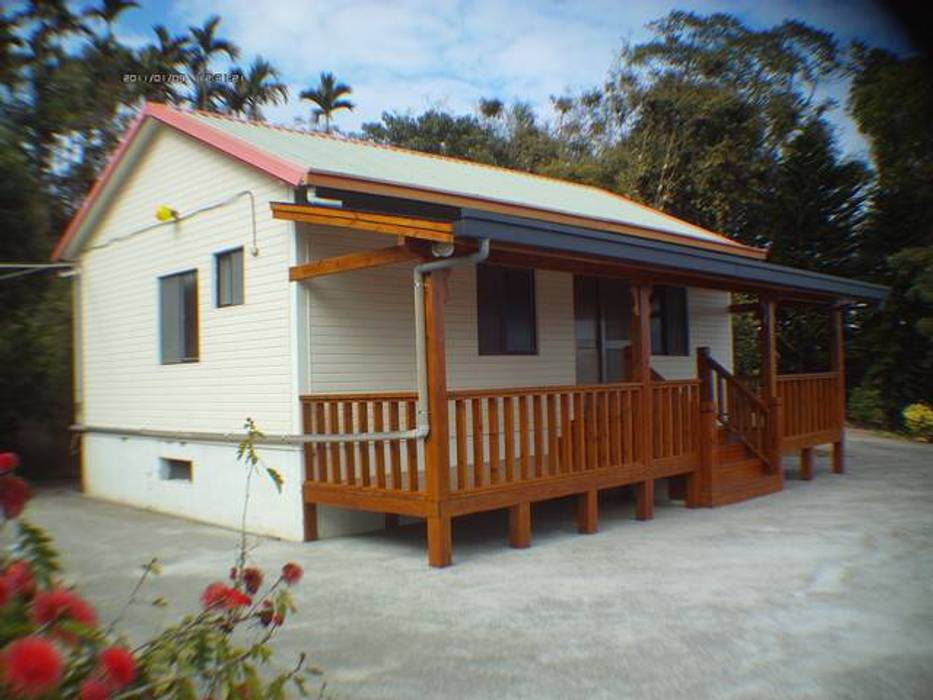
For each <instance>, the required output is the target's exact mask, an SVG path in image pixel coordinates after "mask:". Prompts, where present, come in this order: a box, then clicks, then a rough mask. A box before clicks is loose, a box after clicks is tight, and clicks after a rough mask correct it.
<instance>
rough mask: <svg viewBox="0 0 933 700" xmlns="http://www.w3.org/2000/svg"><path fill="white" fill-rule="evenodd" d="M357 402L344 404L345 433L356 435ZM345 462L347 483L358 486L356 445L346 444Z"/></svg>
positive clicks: (352, 443)
mask: <svg viewBox="0 0 933 700" xmlns="http://www.w3.org/2000/svg"><path fill="white" fill-rule="evenodd" d="M355 404H356V402H355V401H344V403H343V432H345V433H355V432H357V431H356V430H355V429H354V424H353V408H354V405H355ZM343 445H344V461H345V463H346V465H347V483H348V484H350V485H351V486H355V485H356V443H355V442H345V443H344V444H343Z"/></svg>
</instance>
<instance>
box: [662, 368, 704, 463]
mask: <svg viewBox="0 0 933 700" xmlns="http://www.w3.org/2000/svg"><path fill="white" fill-rule="evenodd" d="M651 394H652V402H653V404H652V405H653V407H654V420H653V425H654V430H653V433H654V436H653V441H652V445H653V450H652V456H653V457H654V459H674V458H678V457H686V456H688V455H692V454H696V452H697V451H698V449H699V445H698V443H697V440H698V432H697V418H698V416H699V412H700V382H699V381H697V380H693V379H690V380H683V381H666V382H658V383H653V384H652V385H651Z"/></svg>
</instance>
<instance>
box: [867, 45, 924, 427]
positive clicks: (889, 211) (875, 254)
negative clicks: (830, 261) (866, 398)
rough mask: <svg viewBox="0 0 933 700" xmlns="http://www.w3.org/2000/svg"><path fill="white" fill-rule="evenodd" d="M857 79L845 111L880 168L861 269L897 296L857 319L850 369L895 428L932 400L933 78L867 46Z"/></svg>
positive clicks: (917, 65) (918, 62) (916, 63)
mask: <svg viewBox="0 0 933 700" xmlns="http://www.w3.org/2000/svg"><path fill="white" fill-rule="evenodd" d="M852 70H853V80H852V84H851V89H850V94H849V109H850V112H851V113H852V116H853V117H854V118H855V120H856V122H857V123H858V125H859V129H860V130H861V132H862V133H863V134H865V136H866V137H867V138H868V140H869V143H870V147H871V154H872V160H873V161H874V163H875V167H876V169H877V174H876V180H875V184H874V188H873V190H872V193H871V197H870V201H869V209H868V220H867V222H866V226H865V230H864V240H863V241H862V245H861V250H860V254H859V257H858V259H857V261H856V266H857V268H858V270H859V273H860V274H862V275H864V276H866V277H868V278H870V279H873V280H875V281H878V282H881V283H884V284H889V285H891V293H890V295H889V298H888V299H887V301H886V302H885V304H884V305H883V307H882V308H881V309H880V310H879V311H877V312H873V313H867V314H866V313H861V314H859V320H860V323H862V324H864V331H863V333H862V334H861V335H860V337H858V338H856V339H855V343H854V344H853V345H854V348H853V350H854V352H853V353H852V355H853V357H852V362H851V365H852V372H853V375H854V378H855V381H857V382H860V383H861V384H862V385H864V386H865V387H866V388H867V389H871V388H877V389H879V390H880V392H879V393H880V395H881V397H882V402H883V406H882V408H883V410H884V411H885V413H886V414H887V416H888V420H889V422H890V423H891V424H892V425H895V424H897V422H898V421H899V420H900V418H901V416H900V412H901V410H902V409H903V408H904V406H906V405H908V404H911V403H914V402H916V401H923V400H929V398H930V396H931V395H933V336H931V333H930V329H931V327H933V283H931V279H933V208H931V206H930V203H931V202H933V128H931V126H930V125H931V124H933V78H931V71H930V65H929V63H928V62H927V61H925V60H923V59H922V58H920V57H915V56H914V57H911V56H908V57H904V58H900V57H897V56H895V55H893V54H891V53H889V52H887V51H881V50H878V49H875V50H870V49H868V48H867V47H865V46H862V45H855V46H854V47H853V50H852Z"/></svg>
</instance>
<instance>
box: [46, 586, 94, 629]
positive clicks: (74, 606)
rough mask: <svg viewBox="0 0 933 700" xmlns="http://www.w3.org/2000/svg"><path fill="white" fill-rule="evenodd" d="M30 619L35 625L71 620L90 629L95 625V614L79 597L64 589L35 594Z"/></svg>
mask: <svg viewBox="0 0 933 700" xmlns="http://www.w3.org/2000/svg"><path fill="white" fill-rule="evenodd" d="M32 619H33V622H35V623H36V624H37V625H47V624H50V623H54V622H57V621H58V620H71V621H74V622H79V623H81V624H82V625H87V626H89V627H90V626H93V625H95V624H97V613H95V612H94V608H92V607H91V606H90V605H89V604H88V602H87V601H86V600H84V599H83V598H81V597H80V596H78V595H75V594H74V593H72V592H71V591H66V590H65V589H64V588H53V589H52V590H50V591H40V592H39V593H36V597H35V600H33V603H32Z"/></svg>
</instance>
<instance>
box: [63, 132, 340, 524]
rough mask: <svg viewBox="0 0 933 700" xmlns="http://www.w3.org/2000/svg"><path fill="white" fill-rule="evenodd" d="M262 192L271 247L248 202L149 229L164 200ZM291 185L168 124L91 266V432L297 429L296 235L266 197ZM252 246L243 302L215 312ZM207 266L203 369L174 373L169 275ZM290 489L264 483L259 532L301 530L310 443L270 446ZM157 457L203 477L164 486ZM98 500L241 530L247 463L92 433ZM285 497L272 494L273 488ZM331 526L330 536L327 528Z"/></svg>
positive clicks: (84, 369) (92, 244) (84, 370)
mask: <svg viewBox="0 0 933 700" xmlns="http://www.w3.org/2000/svg"><path fill="white" fill-rule="evenodd" d="M243 190H252V191H253V193H254V195H255V198H256V218H257V227H258V245H259V250H260V253H259V255H258V256H256V257H253V256H252V255H250V253H249V248H250V245H251V243H252V229H251V219H250V208H249V199H248V198H247V197H241V198H238V199H236V200H235V201H233V202H231V203H229V204H227V205H225V206H223V207H221V208H219V209H215V210H213V211H208V212H205V213H203V214H200V215H198V216H196V217H194V218H191V219H189V220H186V221H182V222H181V223H178V224H170V225H167V226H161V227H158V228H155V229H153V230H149V231H146V232H144V233H140V234H138V235H135V236H133V237H132V238H129V239H127V240H122V241H114V242H113V243H112V244H110V245H107V246H106V247H98V246H102V245H103V244H105V243H107V242H108V241H112V240H113V239H115V238H121V237H123V236H126V235H127V234H130V233H132V232H133V231H136V230H138V229H141V228H143V227H146V226H151V225H152V224H153V223H154V222H155V219H154V212H155V209H156V207H157V206H159V205H161V204H167V205H169V206H171V207H173V208H174V209H176V210H177V211H179V212H180V213H182V214H184V213H186V212H190V211H193V210H195V209H198V208H200V207H204V206H206V205H210V204H214V203H216V202H219V201H221V200H223V199H225V198H227V197H230V196H231V195H234V194H236V193H237V192H240V191H243ZM290 197H291V193H290V191H289V189H288V188H287V187H286V186H285V185H284V184H282V183H280V182H278V181H276V180H273V179H270V178H268V177H266V176H264V175H262V174H259V173H258V172H257V171H255V170H253V169H250V168H248V167H246V166H244V165H241V164H240V163H238V162H236V161H234V160H232V159H230V158H227V157H225V156H223V155H221V154H219V153H217V152H215V151H213V150H211V149H209V148H208V147H206V146H204V145H202V144H199V143H198V142H196V141H194V140H192V139H190V138H188V137H186V136H183V135H181V134H178V133H177V132H174V131H173V130H170V129H167V128H160V129H159V130H158V131H157V132H156V134H155V135H154V136H153V139H152V141H151V142H150V143H149V144H148V146H147V148H146V149H145V151H144V152H143V153H142V155H141V157H140V159H139V161H138V162H137V163H136V165H135V167H134V169H133V171H132V173H131V174H130V175H129V177H128V178H127V179H126V180H125V181H124V182H123V183H121V188H120V190H119V191H118V192H117V193H116V196H115V197H114V199H113V200H112V202H111V204H110V206H109V207H108V209H107V211H106V212H105V214H104V216H103V217H102V218H101V220H100V221H99V223H98V225H97V226H96V228H95V230H94V232H93V235H92V237H91V238H90V240H89V241H88V243H87V245H86V247H85V249H84V252H83V254H82V255H81V258H80V281H81V282H80V283H81V295H80V305H81V309H80V317H81V322H82V328H81V333H80V338H81V341H82V347H81V348H80V352H79V353H78V355H77V357H78V359H79V361H80V362H81V375H82V379H83V381H82V390H83V416H82V419H83V422H84V423H85V424H87V425H91V426H104V427H115V428H124V429H126V428H150V429H159V430H179V431H204V432H239V431H241V430H242V425H243V420H244V419H245V418H246V417H247V416H251V417H252V418H254V419H255V420H256V422H257V424H258V425H259V426H260V428H261V429H263V430H265V431H267V432H270V433H290V432H296V431H298V430H299V429H300V426H299V425H297V424H296V416H297V411H296V409H295V405H294V404H296V402H297V397H296V396H295V376H294V374H295V373H294V368H293V364H292V346H293V326H294V325H295V317H294V315H293V310H292V308H291V304H290V298H291V297H290V290H289V282H288V278H287V268H288V264H289V252H290V247H291V246H293V245H294V243H293V240H294V239H293V229H292V226H291V224H290V223H289V222H282V221H277V220H274V219H272V217H271V213H270V211H269V206H268V202H269V201H270V200H283V199H290ZM239 246H242V247H243V248H244V251H245V252H244V280H245V282H244V289H245V304H244V305H242V306H235V307H228V308H217V307H216V305H215V298H214V297H215V291H214V290H215V277H214V254H215V253H217V252H220V251H224V250H229V249H230V248H235V247H239ZM190 269H197V271H198V313H199V327H200V361H199V362H193V363H188V364H175V365H162V364H161V359H160V344H159V281H158V280H159V277H161V276H163V275H168V274H172V273H176V272H182V271H185V270H190ZM262 452H263V455H264V457H265V458H266V459H267V461H268V462H269V464H270V466H274V467H276V468H277V469H279V470H280V471H281V472H282V475H283V476H284V478H285V492H284V493H283V494H282V495H278V494H275V493H266V492H267V491H269V489H270V488H271V484H269V483H268V479H265V478H264V477H260V478H258V479H256V482H257V486H256V487H255V489H254V491H255V492H256V500H255V503H254V505H253V506H252V507H251V513H252V517H251V518H250V529H251V530H254V531H256V532H263V533H268V534H273V535H278V536H282V537H287V538H290V539H300V538H301V536H302V499H301V483H302V480H303V465H302V461H301V451H300V448H297V447H292V448H288V449H275V450H272V449H271V448H269V449H263V450H262ZM159 457H176V458H180V459H191V460H193V462H194V479H193V481H192V483H190V484H188V483H172V482H165V481H161V480H160V478H159V462H158V460H159ZM84 479H85V485H86V488H87V490H88V492H89V493H90V494H92V495H98V496H101V497H104V498H110V499H114V500H119V501H122V502H126V503H132V504H135V505H139V506H144V507H149V508H153V509H156V510H160V511H166V512H170V513H176V514H179V515H184V516H186V517H190V518H195V519H200V520H206V521H210V522H215V523H218V524H221V525H228V526H238V524H239V517H240V516H239V514H240V512H241V509H242V503H243V500H242V492H243V483H244V467H243V465H241V464H239V463H237V461H236V445H235V444H233V443H226V444H221V443H213V444H196V443H186V444H183V443H177V442H175V443H173V442H162V441H156V440H150V439H145V438H135V437H134V438H127V439H121V438H119V437H110V436H104V435H94V434H91V435H87V436H86V437H85V443H84ZM273 491H274V489H273ZM325 529H326V528H325Z"/></svg>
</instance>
